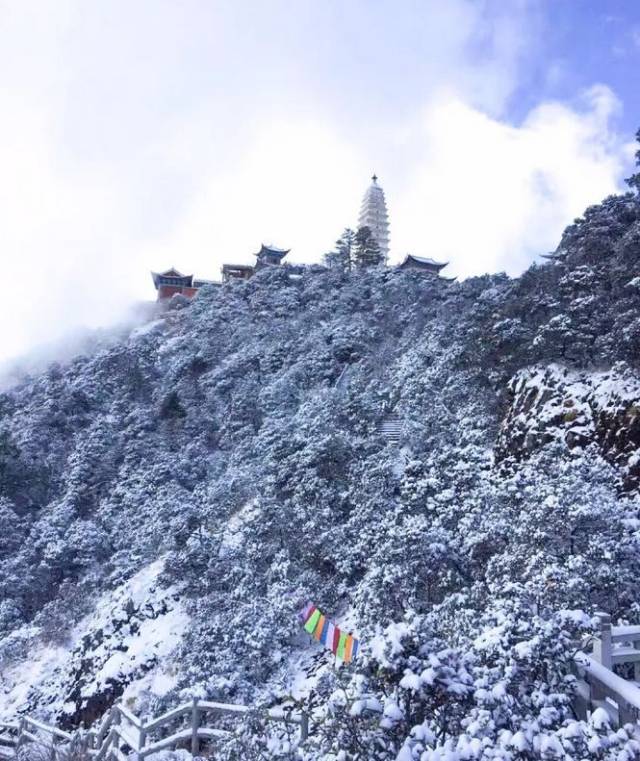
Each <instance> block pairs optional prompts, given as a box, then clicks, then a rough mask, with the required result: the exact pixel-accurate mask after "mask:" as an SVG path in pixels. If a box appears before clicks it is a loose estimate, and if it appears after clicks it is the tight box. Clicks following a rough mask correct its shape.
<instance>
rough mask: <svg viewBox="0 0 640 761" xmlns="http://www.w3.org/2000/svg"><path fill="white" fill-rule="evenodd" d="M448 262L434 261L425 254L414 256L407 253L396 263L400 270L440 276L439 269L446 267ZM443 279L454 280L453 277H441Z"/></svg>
mask: <svg viewBox="0 0 640 761" xmlns="http://www.w3.org/2000/svg"><path fill="white" fill-rule="evenodd" d="M448 264H449V262H436V261H435V259H430V258H429V257H426V256H415V255H414V254H407V255H406V256H405V258H404V260H403V261H402V262H400V264H399V265H398V269H401V270H417V271H418V272H422V273H423V274H425V275H429V276H431V277H440V270H442V269H443V268H444V267H446V266H447V265H448ZM443 279H444V280H455V278H443Z"/></svg>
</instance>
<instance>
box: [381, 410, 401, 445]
mask: <svg viewBox="0 0 640 761" xmlns="http://www.w3.org/2000/svg"><path fill="white" fill-rule="evenodd" d="M378 433H379V434H380V436H382V438H383V439H386V441H387V442H388V443H389V444H393V445H394V446H398V444H399V443H400V438H401V436H402V420H400V417H399V416H398V415H397V414H396V413H395V412H390V413H389V414H388V415H387V416H386V417H385V418H384V420H383V421H382V422H381V423H380V424H379V425H378Z"/></svg>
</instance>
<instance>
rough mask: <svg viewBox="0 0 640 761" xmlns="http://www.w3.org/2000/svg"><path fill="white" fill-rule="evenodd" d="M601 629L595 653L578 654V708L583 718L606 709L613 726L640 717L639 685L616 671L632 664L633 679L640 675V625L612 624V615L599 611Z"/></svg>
mask: <svg viewBox="0 0 640 761" xmlns="http://www.w3.org/2000/svg"><path fill="white" fill-rule="evenodd" d="M597 617H598V621H599V627H598V629H599V631H598V633H597V635H596V637H595V638H594V640H593V652H592V653H591V654H586V653H583V652H578V653H577V654H576V657H575V662H576V670H577V675H578V677H579V682H578V694H577V696H576V701H575V707H576V712H577V713H578V716H579V717H580V718H585V717H586V716H587V715H588V713H589V712H590V711H593V710H594V709H595V708H603V709H604V710H605V711H606V712H607V713H608V714H609V716H610V718H611V720H612V723H613V724H614V725H618V726H622V725H623V724H627V723H635V722H638V721H639V720H640V686H638V684H636V683H635V681H634V682H631V681H629V680H627V679H623V678H622V677H621V676H618V674H616V673H614V671H613V667H614V666H616V665H618V664H633V669H634V679H635V680H636V681H637V680H638V679H639V677H640V626H635V625H634V626H612V625H611V616H609V615H608V614H607V613H598V614H597Z"/></svg>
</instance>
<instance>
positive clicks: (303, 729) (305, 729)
mask: <svg viewBox="0 0 640 761" xmlns="http://www.w3.org/2000/svg"><path fill="white" fill-rule="evenodd" d="M307 737H309V714H308V713H307V712H306V711H303V712H302V713H301V714H300V742H301V743H303V742H306V740H307Z"/></svg>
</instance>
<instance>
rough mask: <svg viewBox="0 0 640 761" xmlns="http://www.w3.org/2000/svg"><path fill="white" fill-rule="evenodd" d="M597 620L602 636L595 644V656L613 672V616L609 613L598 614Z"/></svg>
mask: <svg viewBox="0 0 640 761" xmlns="http://www.w3.org/2000/svg"><path fill="white" fill-rule="evenodd" d="M596 618H597V619H598V621H599V624H600V626H599V628H600V636H599V638H598V639H596V641H595V642H594V643H593V655H594V658H595V659H596V660H598V661H600V663H601V664H602V665H603V666H604V667H605V668H608V669H609V670H611V668H612V667H613V657H612V656H613V654H612V644H611V616H610V615H609V614H608V613H596Z"/></svg>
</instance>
